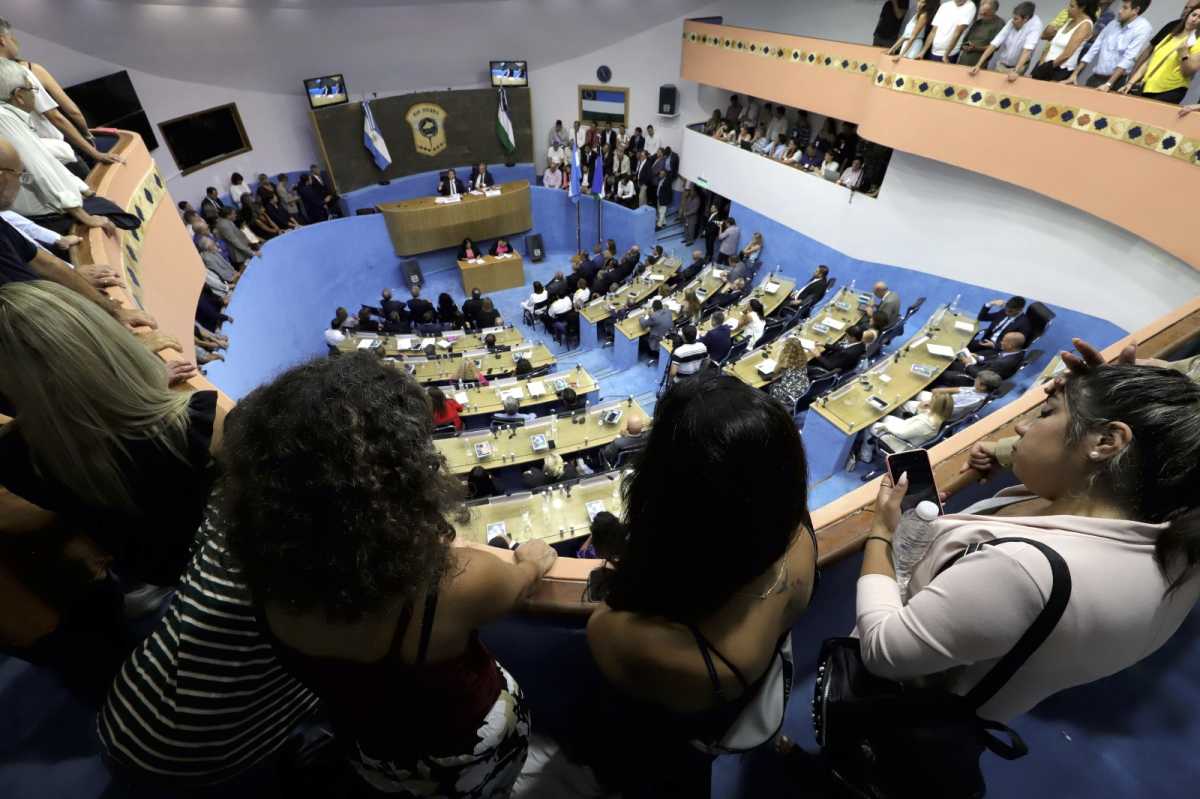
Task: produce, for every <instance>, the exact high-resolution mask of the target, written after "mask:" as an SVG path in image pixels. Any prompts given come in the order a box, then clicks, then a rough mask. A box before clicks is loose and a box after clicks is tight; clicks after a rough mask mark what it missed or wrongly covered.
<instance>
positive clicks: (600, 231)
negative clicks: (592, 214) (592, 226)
mask: <svg viewBox="0 0 1200 799" xmlns="http://www.w3.org/2000/svg"><path fill="white" fill-rule="evenodd" d="M603 241H604V200H603V199H602V198H600V197H597V198H596V243H597V244H600V243H601V242H603Z"/></svg>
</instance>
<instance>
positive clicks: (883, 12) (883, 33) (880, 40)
mask: <svg viewBox="0 0 1200 799" xmlns="http://www.w3.org/2000/svg"><path fill="white" fill-rule="evenodd" d="M906 14H908V0H883V8H881V9H880V10H879V22H878V23H876V25H875V34H874V36H873V38H872V40H871V43H872V44H874V45H875V46H876V47H891V46H892V45H894V44H895V43H896V40H897V39H898V38H900V23H901V22H903V21H904V16H905V15H906Z"/></svg>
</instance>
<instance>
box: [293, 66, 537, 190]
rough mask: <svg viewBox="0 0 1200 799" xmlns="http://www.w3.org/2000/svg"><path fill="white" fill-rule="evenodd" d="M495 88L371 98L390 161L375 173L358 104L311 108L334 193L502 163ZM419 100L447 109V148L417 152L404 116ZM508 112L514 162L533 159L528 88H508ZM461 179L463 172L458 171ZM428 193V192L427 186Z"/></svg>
mask: <svg viewBox="0 0 1200 799" xmlns="http://www.w3.org/2000/svg"><path fill="white" fill-rule="evenodd" d="M497 102H498V97H497V94H496V90H495V89H471V90H466V91H443V92H419V93H417V94H403V95H399V96H396V97H384V98H382V99H379V100H372V101H371V112H372V113H373V114H374V115H375V124H376V125H378V126H379V130H380V132H381V133H382V134H383V138H384V140H385V141H386V142H387V145H388V151H389V153H390V154H391V156H392V164H391V166H390V167H388V169H387V171H385V172H380V171H379V170H378V169H377V168H376V167H375V161H374V160H373V159H372V158H371V154H370V153H369V152H367V148H366V147H365V146H363V111H362V104H361V103H347V104H346V105H340V106H335V107H333V108H323V109H321V110H319V111H314V112H312V117H313V124H314V126H315V127H316V131H317V138H318V140H319V141H320V142H321V147H322V150H323V151H324V153H325V160H326V166H327V167H328V169H329V173H330V175H331V176H332V177H333V181H334V183H335V184H336V185H337V188H338V191H340V192H347V191H353V190H354V189H361V188H362V187H363V186H369V185H371V184H373V183H378V182H379V181H381V180H391V179H393V178H401V177H404V176H405V175H412V174H416V173H418V172H429V171H432V170H434V169H445V168H447V167H456V168H458V167H462V166H466V165H467V164H472V163H478V162H479V161H487V162H488V163H489V164H498V163H504V162H505V161H506V160H507V159H508V154H507V153H505V151H504V148H503V147H501V146H500V140H499V138H497V136H496V104H497ZM419 103H436V104H437V105H439V106H441V107H442V108H443V109H444V110H445V112H446V121H445V135H446V148H445V149H444V150H442V151H441V152H440V153H438V154H436V155H433V156H427V155H422V154H421V153H418V152H417V150H416V147H415V146H414V142H413V130H412V126H411V125H409V123H408V120H406V119H405V115H406V114H407V113H408V110H409V109H410V108H412V107H413V106H414V105H417V104H419ZM508 115H509V118H510V119H511V120H512V125H513V133H514V135H515V136H516V138H517V151H516V152H515V153H513V155H512V161H514V162H516V163H528V162H531V161H533V137H532V131H533V111H532V103H531V101H530V95H529V89H508ZM460 177H462V178H463V179H464V180H465V179H466V177H467V175H466V174H464V175H461V176H460ZM430 191H431V192H432V191H433V188H432V187H431V189H430Z"/></svg>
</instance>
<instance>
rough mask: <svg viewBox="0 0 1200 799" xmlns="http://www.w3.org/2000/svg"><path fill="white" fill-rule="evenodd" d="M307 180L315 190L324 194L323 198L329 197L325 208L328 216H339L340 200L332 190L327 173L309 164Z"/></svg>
mask: <svg viewBox="0 0 1200 799" xmlns="http://www.w3.org/2000/svg"><path fill="white" fill-rule="evenodd" d="M308 178H309V181H310V182H311V185H312V186H313V187H314V188H316V189H317V190H318V191H322V192H324V193H325V196H327V197H329V200H330V202H329V203H328V207H327V208H326V210H327V211H328V212H329V215H330V216H341V210H340V209H341V205H340V202H341V199H342V198H341V197H340V196H339V195H338V193H337V192H336V191H335V190H334V188H333V180H332V179H331V178H330V177H329V173H328V172H324V171H322V170H321V168H320V167H319V166H317V165H316V164H309V165H308Z"/></svg>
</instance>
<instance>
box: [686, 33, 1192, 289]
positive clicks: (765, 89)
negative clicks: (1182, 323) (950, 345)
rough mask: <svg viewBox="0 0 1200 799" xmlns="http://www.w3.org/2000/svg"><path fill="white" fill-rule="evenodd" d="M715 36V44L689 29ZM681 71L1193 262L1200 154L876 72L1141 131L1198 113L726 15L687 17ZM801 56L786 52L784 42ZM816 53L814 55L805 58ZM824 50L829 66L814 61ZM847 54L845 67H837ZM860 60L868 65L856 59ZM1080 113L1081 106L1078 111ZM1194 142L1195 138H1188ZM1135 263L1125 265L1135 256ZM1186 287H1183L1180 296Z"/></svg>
mask: <svg viewBox="0 0 1200 799" xmlns="http://www.w3.org/2000/svg"><path fill="white" fill-rule="evenodd" d="M693 34H695V35H697V36H701V37H703V36H708V37H712V36H717V37H719V39H720V41H721V43H722V44H721V45H720V46H717V47H714V46H712V45H710V44H704V43H702V42H700V41H695V42H694V41H692V35H693ZM684 36H685V37H686V38H685V41H684V46H683V63H682V67H681V73H682V76H683V77H684V78H686V79H688V80H695V81H700V82H703V83H708V84H712V85H715V86H719V87H721V88H725V89H729V90H732V91H737V92H744V93H747V94H753V95H755V96H758V97H762V98H764V99H766V100H773V101H777V102H783V103H785V104H787V105H790V106H795V107H799V108H806V109H809V110H811V111H816V112H818V113H821V114H828V115H831V116H834V117H837V118H840V119H844V120H847V121H850V122H857V123H859V125H860V132H861V133H862V135H863V136H864V137H866V138H868V139H871V140H873V141H876V142H879V143H881V144H885V145H887V146H890V147H894V148H896V149H898V150H902V151H905V152H910V153H914V154H917V155H921V156H924V157H927V158H932V159H936V160H939V161H943V162H946V163H950V164H953V165H955V166H958V167H962V168H964V169H970V170H973V171H975V172H979V173H981V174H985V175H989V176H991V177H995V178H998V179H1000V180H1004V181H1008V182H1010V183H1014V184H1016V185H1020V186H1023V187H1025V188H1027V189H1030V190H1032V191H1036V192H1038V193H1040V194H1044V195H1046V196H1048V197H1052V198H1054V199H1055V200H1058V201H1060V202H1063V203H1066V204H1068V205H1071V206H1073V207H1076V208H1079V209H1081V210H1084V211H1087V212H1088V213H1091V214H1094V215H1095V216H1098V217H1100V218H1101V219H1105V220H1107V221H1109V222H1111V223H1113V224H1115V225H1118V226H1120V227H1122V228H1125V229H1126V230H1129V231H1131V232H1133V233H1135V234H1137V235H1138V236H1141V237H1142V238H1144V239H1146V240H1147V241H1150V242H1152V243H1154V244H1156V245H1158V246H1159V247H1161V248H1162V249H1164V250H1166V251H1167V252H1170V253H1172V254H1173V255H1175V256H1177V257H1179V258H1181V259H1183V260H1184V261H1186V262H1188V263H1189V264H1191V265H1193V266H1195V267H1198V268H1200V237H1197V236H1196V235H1195V231H1194V229H1193V225H1194V222H1193V218H1194V216H1195V214H1194V212H1193V209H1192V208H1191V205H1190V204H1189V203H1187V202H1182V201H1181V200H1182V197H1183V196H1185V195H1186V194H1187V193H1188V192H1189V191H1194V189H1189V187H1195V186H1196V185H1198V183H1197V180H1198V179H1200V164H1198V163H1197V161H1196V159H1194V158H1192V159H1191V160H1190V162H1189V160H1187V159H1184V158H1178V157H1170V156H1167V155H1162V154H1160V153H1157V152H1152V151H1151V150H1148V149H1144V148H1142V147H1138V146H1136V145H1133V144H1128V143H1126V142H1124V141H1118V140H1116V139H1114V138H1110V137H1108V136H1101V135H1096V134H1093V133H1088V132H1082V131H1079V130H1076V129H1074V128H1069V127H1064V126H1061V125H1058V124H1053V123H1048V122H1044V121H1040V120H1037V119H1031V118H1027V117H1022V116H1017V115H1013V114H1004V113H999V112H996V111H991V110H987V109H984V108H979V107H972V106H967V105H962V104H958V103H954V102H948V101H943V100H938V99H933V98H930V97H926V96H920V95H916V94H911V93H908V92H899V91H895V90H893V89H891V88H888V87H887V85H877V84H876V83H875V74H876V72H879V73H884V74H886V75H891V74H892V73H899V74H902V75H905V76H909V77H916V78H919V79H924V80H928V81H929V82H931V83H935V82H936V83H952V84H954V85H955V86H958V87H971V88H979V89H981V90H983V91H984V92H985V93H986V92H988V91H990V92H994V93H1004V94H1006V95H1011V96H1015V97H1020V98H1028V99H1030V100H1035V101H1037V102H1038V103H1040V104H1041V105H1042V106H1043V107H1045V108H1052V107H1054V108H1062V107H1064V106H1070V107H1073V108H1081V107H1082V108H1083V109H1085V110H1086V111H1087V112H1089V113H1090V115H1091V116H1092V117H1095V116H1096V115H1103V116H1106V117H1110V118H1113V119H1114V120H1116V119H1130V120H1133V121H1135V122H1137V123H1140V124H1141V125H1142V127H1143V128H1145V129H1146V130H1148V131H1158V130H1162V131H1167V132H1174V133H1176V134H1178V137H1179V138H1180V139H1181V140H1184V141H1186V140H1192V141H1193V142H1195V141H1200V114H1194V115H1192V116H1191V117H1188V118H1185V119H1179V118H1178V116H1177V113H1178V108H1177V107H1176V106H1171V105H1167V104H1164V103H1156V102H1152V101H1149V100H1143V99H1140V98H1131V97H1124V96H1120V95H1115V94H1104V93H1102V92H1098V91H1095V90H1089V89H1083V88H1079V87H1068V86H1062V85H1060V84H1057V83H1047V82H1044V81H1035V80H1031V79H1027V78H1022V79H1020V80H1018V81H1016V82H1015V83H1011V84H1010V83H1008V82H1007V81H1006V80H1005V79H1004V77H1003V76H1002V75H998V74H995V73H984V72H981V73H980V74H979V75H978V76H976V77H974V78H971V77H970V76H968V74H967V70H966V69H965V68H962V67H957V66H953V65H947V64H938V63H935V62H931V61H911V60H908V59H902V60H901V61H899V62H898V63H893V62H892V60H891V59H890V58H887V57H885V56H883V55H882V51H881V50H879V49H878V48H871V47H865V46H863V45H854V44H845V43H841V42H829V41H825V40H820V39H808V38H805V37H800V36H787V35H783V34H771V33H764V32H760V31H748V30H746V29H742V28H733V27H729V26H719V25H706V24H703V23H687V24H686V25H685V26H684ZM725 39H730V40H731V41H742V42H743V43H747V42H753V43H768V44H770V45H771V47H773V48H783V49H784V51H785V57H784V58H778V57H777V56H775V55H771V56H765V57H764V56H761V55H749V54H748V53H747V50H746V49H745V48H743V50H742V51H737V50H736V49H726V48H725V47H724V40H725ZM796 50H798V51H800V52H801V53H803V54H804V56H805V57H804V58H802V59H801V62H800V63H793V59H792V55H791V54H792V52H793V51H796ZM808 53H816V54H817V55H818V56H819V57H818V65H809V64H808V63H807V54H808ZM827 55H828V56H831V57H832V59H833V64H834V68H829V67H825V66H822V65H820V64H822V63H823V60H824V57H825V56H827ZM844 61H845V62H849V68H848V69H841V68H838V65H840V64H841V63H842V62H844ZM864 64H865V65H866V66H867V69H866V71H862V70H861V69H860V67H861V66H862V65H864ZM1079 116H1081V114H1080V115H1079ZM1189 146H1194V145H1189ZM1133 266H1135V265H1131V267H1133ZM1181 299H1183V298H1181Z"/></svg>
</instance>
